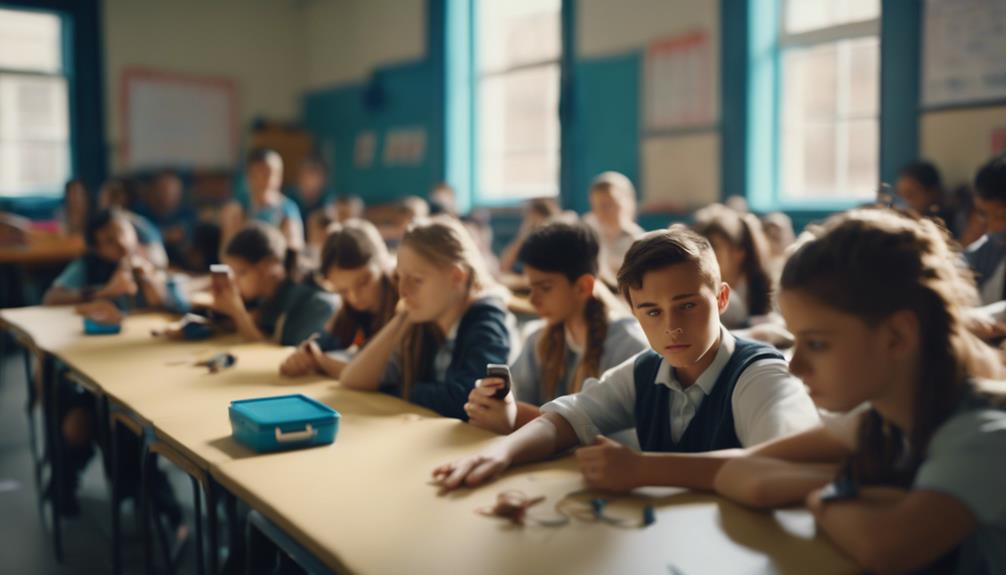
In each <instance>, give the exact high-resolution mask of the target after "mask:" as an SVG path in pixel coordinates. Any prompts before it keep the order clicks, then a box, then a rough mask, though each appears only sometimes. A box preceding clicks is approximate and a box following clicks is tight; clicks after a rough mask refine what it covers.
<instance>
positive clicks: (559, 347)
mask: <svg viewBox="0 0 1006 575" xmlns="http://www.w3.org/2000/svg"><path fill="white" fill-rule="evenodd" d="M599 252H600V247H599V245H598V240H597V234H596V233H595V232H594V230H593V229H592V228H591V227H590V226H588V225H586V224H583V223H580V222H576V223H572V224H571V223H565V222H552V223H549V224H546V225H545V226H543V227H541V228H538V229H537V230H535V231H534V232H532V233H531V234H530V235H529V236H528V237H527V239H526V240H524V244H523V245H522V246H521V248H520V253H519V255H518V259H519V260H520V261H522V262H523V263H524V265H525V266H530V267H532V268H534V269H537V270H541V271H543V272H549V273H560V274H562V275H563V276H565V277H566V279H567V280H568V281H569V282H570V283H573V282H576V281H577V280H578V279H579V278H580V277H582V276H584V275H591V276H594V278H595V280H596V279H597V275H598V262H597V258H598V253H599ZM617 311H623V312H624V306H623V305H621V303H620V302H619V301H618V299H617V298H615V297H614V295H612V293H611V292H610V291H609V290H608V288H607V287H605V286H604V284H602V283H601V282H600V281H595V283H594V293H593V295H592V296H591V297H590V299H588V300H587V303H586V305H585V306H584V309H583V315H584V319H585V320H586V323H587V345H586V348H585V349H584V352H583V357H582V358H581V359H580V362H579V363H578V364H577V366H576V369H575V371H574V372H573V377H572V379H571V380H570V383H571V385H570V389H567V390H566V392H567V393H576V392H578V391H580V386H581V385H582V384H583V381H584V380H585V379H587V378H588V377H597V376H599V375H600V370H601V356H602V354H603V353H604V341H605V339H606V338H607V337H608V323H609V316H610V315H611V314H612V313H614V312H617ZM536 351H537V353H538V356H539V358H540V361H541V382H542V389H541V397H542V398H543V399H552V398H554V397H555V391H556V387H557V385H558V383H559V380H561V379H562V378H563V377H564V376H565V371H566V329H565V325H564V324H563V323H557V324H554V325H550V326H548V327H546V328H545V329H544V331H543V333H542V336H541V338H540V339H539V340H538V346H537V349H536Z"/></svg>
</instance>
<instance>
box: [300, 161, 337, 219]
mask: <svg viewBox="0 0 1006 575" xmlns="http://www.w3.org/2000/svg"><path fill="white" fill-rule="evenodd" d="M291 199H292V200H293V202H294V203H296V204H297V209H299V210H300V215H301V217H302V218H303V219H304V220H310V218H311V215H312V214H314V213H315V212H316V211H318V210H323V209H325V207H326V206H328V205H329V203H331V201H332V192H331V190H330V189H329V187H328V168H327V167H326V166H325V162H323V161H322V160H321V158H319V157H316V156H309V157H307V158H305V159H304V160H303V161H301V163H300V169H299V170H298V171H297V187H296V188H294V190H293V193H292V194H291Z"/></svg>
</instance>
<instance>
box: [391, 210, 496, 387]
mask: <svg viewBox="0 0 1006 575" xmlns="http://www.w3.org/2000/svg"><path fill="white" fill-rule="evenodd" d="M401 246H402V247H405V246H408V247H409V248H410V249H412V250H414V251H415V252H416V253H417V254H419V256H420V257H422V258H423V259H425V260H427V261H428V262H430V263H433V264H435V265H438V266H454V265H456V266H460V267H461V268H462V269H464V270H465V271H466V272H467V274H468V280H467V284H466V286H465V290H466V292H467V296H468V297H469V298H484V297H491V296H495V297H499V298H500V299H501V300H502V301H503V303H504V304H505V303H506V302H507V301H508V300H509V298H510V292H509V291H507V289H506V288H505V287H503V286H502V285H500V284H499V283H498V282H497V281H496V280H495V278H493V276H492V274H490V273H489V269H488V267H487V266H486V263H485V259H484V258H483V257H482V252H481V251H480V250H479V248H478V246H477V245H476V244H475V240H474V239H473V238H472V236H471V234H470V233H468V230H466V229H465V228H464V226H462V225H461V222H459V221H458V220H457V219H455V218H452V217H450V216H434V217H432V218H427V219H422V220H419V221H417V222H416V223H414V224H413V225H411V226H410V227H409V229H408V230H407V231H406V232H405V237H403V238H402V243H401ZM445 337H446V334H444V333H443V332H442V331H441V330H440V328H439V327H438V326H437V325H436V323H434V322H424V323H419V324H415V325H413V326H412V327H411V328H409V330H408V332H406V334H405V336H404V337H403V338H402V347H401V355H402V397H406V398H407V397H408V395H409V390H410V389H411V387H412V384H413V383H415V382H416V380H417V379H418V378H419V377H421V376H422V375H423V374H425V373H428V372H429V370H430V369H431V368H432V363H433V350H435V349H436V348H437V347H439V346H440V344H441V343H443V341H444V339H445Z"/></svg>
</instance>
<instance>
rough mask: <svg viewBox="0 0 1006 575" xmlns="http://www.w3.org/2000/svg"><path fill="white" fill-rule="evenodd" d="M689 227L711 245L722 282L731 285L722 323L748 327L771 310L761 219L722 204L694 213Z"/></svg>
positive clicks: (766, 250)
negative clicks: (756, 318)
mask: <svg viewBox="0 0 1006 575" xmlns="http://www.w3.org/2000/svg"><path fill="white" fill-rule="evenodd" d="M692 228H693V229H694V230H695V231H696V232H698V234H699V235H701V236H703V237H704V238H706V239H707V240H709V243H710V244H712V246H713V251H714V252H716V261H717V262H718V263H719V267H720V274H721V277H722V278H723V281H724V282H726V283H727V285H729V286H730V305H728V306H727V310H726V311H725V312H724V313H723V318H722V319H723V325H725V326H727V327H728V328H730V329H734V328H741V327H747V326H748V325H750V323H751V318H753V317H759V316H765V315H768V314H769V313H770V312H771V311H772V280H771V279H770V277H769V272H768V269H767V268H766V264H767V261H768V249H767V245H766V244H767V242H766V240H765V235H764V233H763V231H762V227H761V222H760V221H759V220H758V217H757V216H755V215H754V214H740V213H738V212H736V211H734V210H732V209H730V208H728V207H726V206H724V205H722V204H712V205H710V206H706V207H705V208H702V209H701V210H699V211H697V212H695V222H694V223H693V224H692Z"/></svg>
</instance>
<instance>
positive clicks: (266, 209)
mask: <svg viewBox="0 0 1006 575" xmlns="http://www.w3.org/2000/svg"><path fill="white" fill-rule="evenodd" d="M280 198H281V199H280V202H279V205H277V206H262V207H259V208H252V203H251V199H249V198H248V197H242V198H241V199H240V200H238V201H239V203H240V204H241V207H242V208H244V212H245V217H246V218H247V219H249V220H255V221H259V222H262V223H266V224H269V225H272V226H276V227H277V228H278V227H280V226H281V225H283V222H285V221H287V220H291V221H294V222H296V223H297V224H299V225H300V227H301V229H303V227H304V222H303V220H301V217H300V208H298V207H297V204H296V203H294V201H293V200H291V199H290V198H288V197H286V196H285V195H283V194H280Z"/></svg>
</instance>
